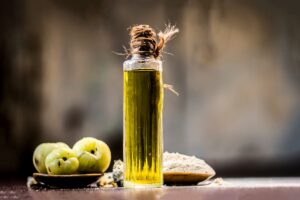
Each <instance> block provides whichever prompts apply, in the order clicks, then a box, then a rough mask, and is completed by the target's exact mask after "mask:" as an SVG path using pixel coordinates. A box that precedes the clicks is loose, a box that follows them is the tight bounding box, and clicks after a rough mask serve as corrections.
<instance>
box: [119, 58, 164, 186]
mask: <svg viewBox="0 0 300 200" xmlns="http://www.w3.org/2000/svg"><path fill="white" fill-rule="evenodd" d="M123 70H124V99H123V109H124V110H123V120H124V121H123V124H124V134H123V137H124V138H123V139H124V140H123V141H124V143H123V145H124V147H123V149H124V162H125V169H124V186H125V187H160V186H162V184H163V174H162V152H163V125H162V123H163V80H162V63H161V61H160V60H159V59H155V58H154V57H153V56H151V55H150V56H144V55H140V54H133V55H132V58H131V59H130V60H127V61H125V62H124V65H123Z"/></svg>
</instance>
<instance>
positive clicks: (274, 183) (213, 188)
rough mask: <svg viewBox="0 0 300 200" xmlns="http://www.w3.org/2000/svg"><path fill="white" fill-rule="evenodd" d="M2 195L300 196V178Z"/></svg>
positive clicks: (6, 191) (11, 188) (10, 190)
mask: <svg viewBox="0 0 300 200" xmlns="http://www.w3.org/2000/svg"><path fill="white" fill-rule="evenodd" d="M0 199H24V200H27V199H34V200H37V199H42V200H44V199H45V200H57V199H66V200H68V199H71V200H77V199H80V200H82V199H83V200H89V199H91V200H96V199H133V200H135V199H141V200H144V199H172V200H174V199H184V200H189V199H211V200H214V199H222V200H227V199H228V200H235V199H236V200H238V199H243V200H248V199H249V200H250V199H255V200H268V199H272V200H276V199H284V200H289V199H300V178H249V179H224V182H223V183H220V184H210V185H204V186H176V187H175V186H173V187H169V186H164V187H163V188H155V189H124V188H103V189H100V188H88V189H87V188H86V189H55V190H54V189H51V190H49V189H47V190H46V189H40V190H34V189H28V188H27V187H26V184H25V183H24V184H22V183H17V184H12V183H11V184H9V185H8V184H7V185H6V184H1V186H0Z"/></svg>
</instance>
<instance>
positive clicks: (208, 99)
mask: <svg viewBox="0 0 300 200" xmlns="http://www.w3.org/2000/svg"><path fill="white" fill-rule="evenodd" d="M299 9H300V3H299V1H292V0H288V1H279V0H252V1H249V0H239V1H238V0H228V1H226V0H213V1H212V0H198V1H197V0H189V1H184V0H176V1H175V0H164V1H150V0H131V1H129V0H120V1H117V0H89V1H85V0H76V1H74V0H27V1H21V0H20V1H18V0H10V1H5V2H3V3H2V5H1V6H0V67H1V68H0V88H1V89H0V97H1V102H0V158H1V160H0V175H1V176H2V177H4V176H3V175H8V174H9V176H15V177H25V176H27V175H29V174H30V173H31V172H33V166H32V163H31V156H32V152H33V150H34V148H35V147H36V145H38V144H39V143H41V142H48V141H65V142H67V143H68V144H69V145H72V144H73V143H74V142H75V141H76V140H78V139H80V138H81V137H83V136H93V137H97V138H99V139H102V140H104V141H105V142H107V143H108V144H109V145H110V146H111V149H112V153H113V159H118V158H122V63H123V61H124V60H125V58H124V57H122V56H118V55H116V54H114V53H113V52H122V51H123V50H122V45H127V44H128V41H129V36H128V29H127V28H128V27H130V26H132V25H133V24H140V23H144V24H150V25H151V26H153V27H154V28H156V30H161V29H164V27H165V24H166V23H168V22H171V23H173V24H176V25H177V26H178V27H179V29H180V33H179V34H178V36H177V37H176V38H175V39H174V40H173V41H172V42H170V43H169V44H168V47H167V49H166V51H167V52H170V53H172V54H174V56H170V55H165V56H164V57H163V60H164V79H165V82H166V83H168V84H173V85H174V87H175V88H176V90H177V91H178V92H179V93H180V95H179V96H178V97H177V96H176V95H174V94H172V93H171V92H169V91H167V90H166V91H165V105H164V106H165V107H164V141H165V142H164V146H165V150H167V151H171V152H181V153H185V154H191V155H196V156H198V157H201V158H204V159H205V160H206V161H207V162H208V163H209V164H211V165H212V166H213V167H214V168H215V169H216V171H217V174H218V175H219V176H285V175H290V176H291V175H300V170H299V167H300V98H299V95H300V69H299V67H300V26H299V23H300V12H299Z"/></svg>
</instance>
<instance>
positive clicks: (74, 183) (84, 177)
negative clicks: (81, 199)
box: [33, 173, 103, 188]
mask: <svg viewBox="0 0 300 200" xmlns="http://www.w3.org/2000/svg"><path fill="white" fill-rule="evenodd" d="M101 176H103V174H101V173H94V174H72V175H48V174H41V173H33V178H34V179H35V180H36V181H37V182H39V183H41V184H44V185H47V186H51V187H58V188H76V187H86V186H88V185H90V184H92V183H94V182H96V181H97V180H98V179H99V178H100V177H101Z"/></svg>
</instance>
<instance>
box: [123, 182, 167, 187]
mask: <svg viewBox="0 0 300 200" xmlns="http://www.w3.org/2000/svg"><path fill="white" fill-rule="evenodd" d="M162 185H163V184H162V183H150V184H141V183H134V182H131V181H124V188H160V187H162Z"/></svg>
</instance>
